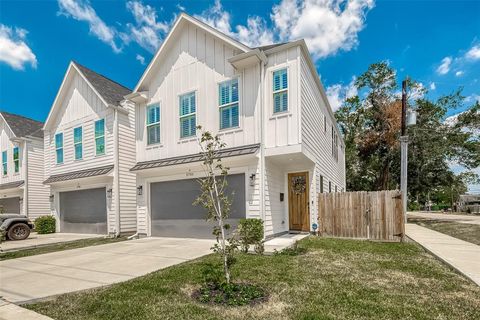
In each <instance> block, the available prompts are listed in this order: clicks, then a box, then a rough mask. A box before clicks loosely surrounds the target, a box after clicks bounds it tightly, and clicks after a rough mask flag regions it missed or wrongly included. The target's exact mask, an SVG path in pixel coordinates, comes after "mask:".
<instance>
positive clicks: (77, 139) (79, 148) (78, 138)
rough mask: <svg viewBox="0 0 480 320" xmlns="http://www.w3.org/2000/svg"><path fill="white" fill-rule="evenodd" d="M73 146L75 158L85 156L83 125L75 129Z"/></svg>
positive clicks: (78, 158)
mask: <svg viewBox="0 0 480 320" xmlns="http://www.w3.org/2000/svg"><path fill="white" fill-rule="evenodd" d="M73 148H74V151H75V160H80V159H82V158H83V132H82V127H77V128H75V129H73Z"/></svg>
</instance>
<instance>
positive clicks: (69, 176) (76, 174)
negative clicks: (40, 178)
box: [43, 165, 113, 184]
mask: <svg viewBox="0 0 480 320" xmlns="http://www.w3.org/2000/svg"><path fill="white" fill-rule="evenodd" d="M112 169H113V165H110V166H104V167H98V168H93V169H85V170H80V171H73V172H68V173H62V174H55V175H52V176H50V177H48V179H47V180H45V181H44V182H43V183H45V184H49V183H53V182H60V181H67V180H74V179H80V178H88V177H95V176H101V175H104V174H107V173H109V172H110V171H112Z"/></svg>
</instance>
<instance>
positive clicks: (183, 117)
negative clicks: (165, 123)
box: [178, 90, 198, 140]
mask: <svg viewBox="0 0 480 320" xmlns="http://www.w3.org/2000/svg"><path fill="white" fill-rule="evenodd" d="M192 93H193V94H194V97H195V112H191V113H188V114H184V115H180V110H181V101H182V100H181V99H182V97H183V96H186V95H190V94H192ZM197 102H198V101H197V90H192V91H187V92H185V93H181V94H179V95H178V130H179V137H180V140H189V139H192V138H193V137H195V136H196V132H197V131H196V128H195V132H194V133H193V134H191V135H188V136H183V137H182V119H185V118H191V117H195V127H196V126H197V108H198V103H197Z"/></svg>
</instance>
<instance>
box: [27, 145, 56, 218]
mask: <svg viewBox="0 0 480 320" xmlns="http://www.w3.org/2000/svg"><path fill="white" fill-rule="evenodd" d="M27 152H28V169H27V177H28V179H27V187H28V191H27V197H28V198H27V206H28V210H27V212H28V217H29V218H32V219H36V218H38V217H40V216H43V215H48V214H50V199H49V196H50V187H49V186H46V185H44V184H43V181H44V180H45V177H44V172H43V168H44V163H43V162H44V155H43V140H38V139H32V140H31V141H28V142H27Z"/></svg>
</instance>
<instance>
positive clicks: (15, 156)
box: [13, 147, 20, 173]
mask: <svg viewBox="0 0 480 320" xmlns="http://www.w3.org/2000/svg"><path fill="white" fill-rule="evenodd" d="M13 168H14V172H15V173H18V172H20V152H19V149H18V147H14V148H13Z"/></svg>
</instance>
